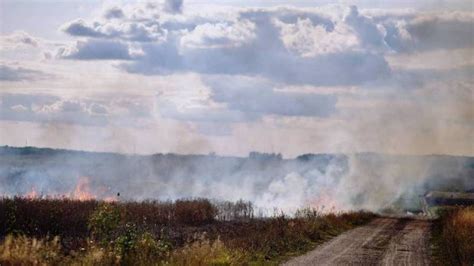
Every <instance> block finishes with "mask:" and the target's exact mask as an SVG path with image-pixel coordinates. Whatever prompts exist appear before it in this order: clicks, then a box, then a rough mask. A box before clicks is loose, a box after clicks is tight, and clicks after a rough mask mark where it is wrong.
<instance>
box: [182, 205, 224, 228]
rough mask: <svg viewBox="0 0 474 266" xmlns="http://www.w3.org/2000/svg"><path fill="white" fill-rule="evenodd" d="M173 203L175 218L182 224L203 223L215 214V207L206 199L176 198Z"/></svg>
mask: <svg viewBox="0 0 474 266" xmlns="http://www.w3.org/2000/svg"><path fill="white" fill-rule="evenodd" d="M175 205H176V207H175V212H176V213H175V215H176V220H177V222H178V223H182V224H187V225H203V224H206V223H210V222H213V221H214V219H215V217H216V215H217V208H216V207H214V205H212V204H211V202H210V201H209V200H207V199H195V200H177V201H176V203H175Z"/></svg>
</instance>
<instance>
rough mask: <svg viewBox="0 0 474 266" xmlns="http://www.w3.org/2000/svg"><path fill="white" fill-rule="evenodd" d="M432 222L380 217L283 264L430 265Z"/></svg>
mask: <svg viewBox="0 0 474 266" xmlns="http://www.w3.org/2000/svg"><path fill="white" fill-rule="evenodd" d="M430 226H431V222H430V221H428V220H419V219H408V218H400V219H397V218H378V219H375V220H374V221H372V222H371V223H369V224H368V225H365V226H361V227H358V228H356V229H353V230H351V231H348V232H345V233H343V234H341V235H339V236H338V237H336V238H334V239H332V240H330V241H329V242H326V243H324V244H322V245H321V246H319V247H317V248H316V249H315V250H313V251H310V252H309V253H307V254H305V255H303V256H300V257H296V258H294V259H292V260H290V261H288V262H286V263H285V264H284V265H429V262H430V261H429V243H428V242H429V236H430Z"/></svg>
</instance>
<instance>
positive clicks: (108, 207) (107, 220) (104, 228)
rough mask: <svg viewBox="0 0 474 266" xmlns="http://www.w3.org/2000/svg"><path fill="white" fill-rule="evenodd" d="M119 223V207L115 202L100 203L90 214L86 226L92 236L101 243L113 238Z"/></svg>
mask: <svg viewBox="0 0 474 266" xmlns="http://www.w3.org/2000/svg"><path fill="white" fill-rule="evenodd" d="M119 225H120V209H119V207H118V206H117V205H116V204H111V203H102V204H100V205H99V206H98V207H97V209H96V210H95V211H94V212H93V213H92V214H91V216H90V218H89V222H88V227H89V229H90V231H91V233H92V236H93V237H94V238H96V239H99V240H100V241H102V242H103V243H106V242H109V241H112V240H113V239H114V231H115V230H116V229H117V228H118V226H119Z"/></svg>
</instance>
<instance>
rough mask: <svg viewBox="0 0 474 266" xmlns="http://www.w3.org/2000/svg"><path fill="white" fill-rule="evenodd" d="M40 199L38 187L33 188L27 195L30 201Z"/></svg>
mask: <svg viewBox="0 0 474 266" xmlns="http://www.w3.org/2000/svg"><path fill="white" fill-rule="evenodd" d="M38 197H39V194H38V192H37V191H36V187H35V186H33V187H32V188H31V191H30V192H28V193H26V194H25V198H28V199H35V198H38Z"/></svg>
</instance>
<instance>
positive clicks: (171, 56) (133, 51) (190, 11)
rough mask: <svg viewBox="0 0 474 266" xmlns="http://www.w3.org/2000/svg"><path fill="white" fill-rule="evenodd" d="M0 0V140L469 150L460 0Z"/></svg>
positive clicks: (466, 37)
mask: <svg viewBox="0 0 474 266" xmlns="http://www.w3.org/2000/svg"><path fill="white" fill-rule="evenodd" d="M413 2H414V1H395V0H386V1H370V0H360V1H349V0H347V1H345V0H344V1H326V0H297V1H283V0H278V1H277V0H274V1H273V0H265V1H264V0H260V1H250V0H244V1H242V0H241V1H237V0H219V1H217V0H212V1H204V0H164V1H96V0H86V1H75V0H71V1H65V0H63V1H56V0H41V1H33V0H31V1H26V0H15V1H13V0H0V145H11V146H25V145H28V146H38V147H53V148H67V149H79V150H88V151H112V152H122V153H139V154H150V153H169V152H173V153H183V154H188V153H193V154H195V153H196V154H207V153H216V154H220V155H234V156H245V155H247V154H248V153H249V152H250V151H260V152H271V153H281V154H283V156H284V157H294V156H297V155H299V154H304V153H356V152H379V153H390V154H451V155H474V141H473V140H474V86H473V85H474V80H473V76H474V75H473V74H474V73H473V70H474V50H473V49H474V32H473V31H474V15H473V14H474V13H473V8H474V7H473V2H472V1H460V0H453V1H442V0H439V1H436V0H432V1H428V0H421V1H416V3H413Z"/></svg>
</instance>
